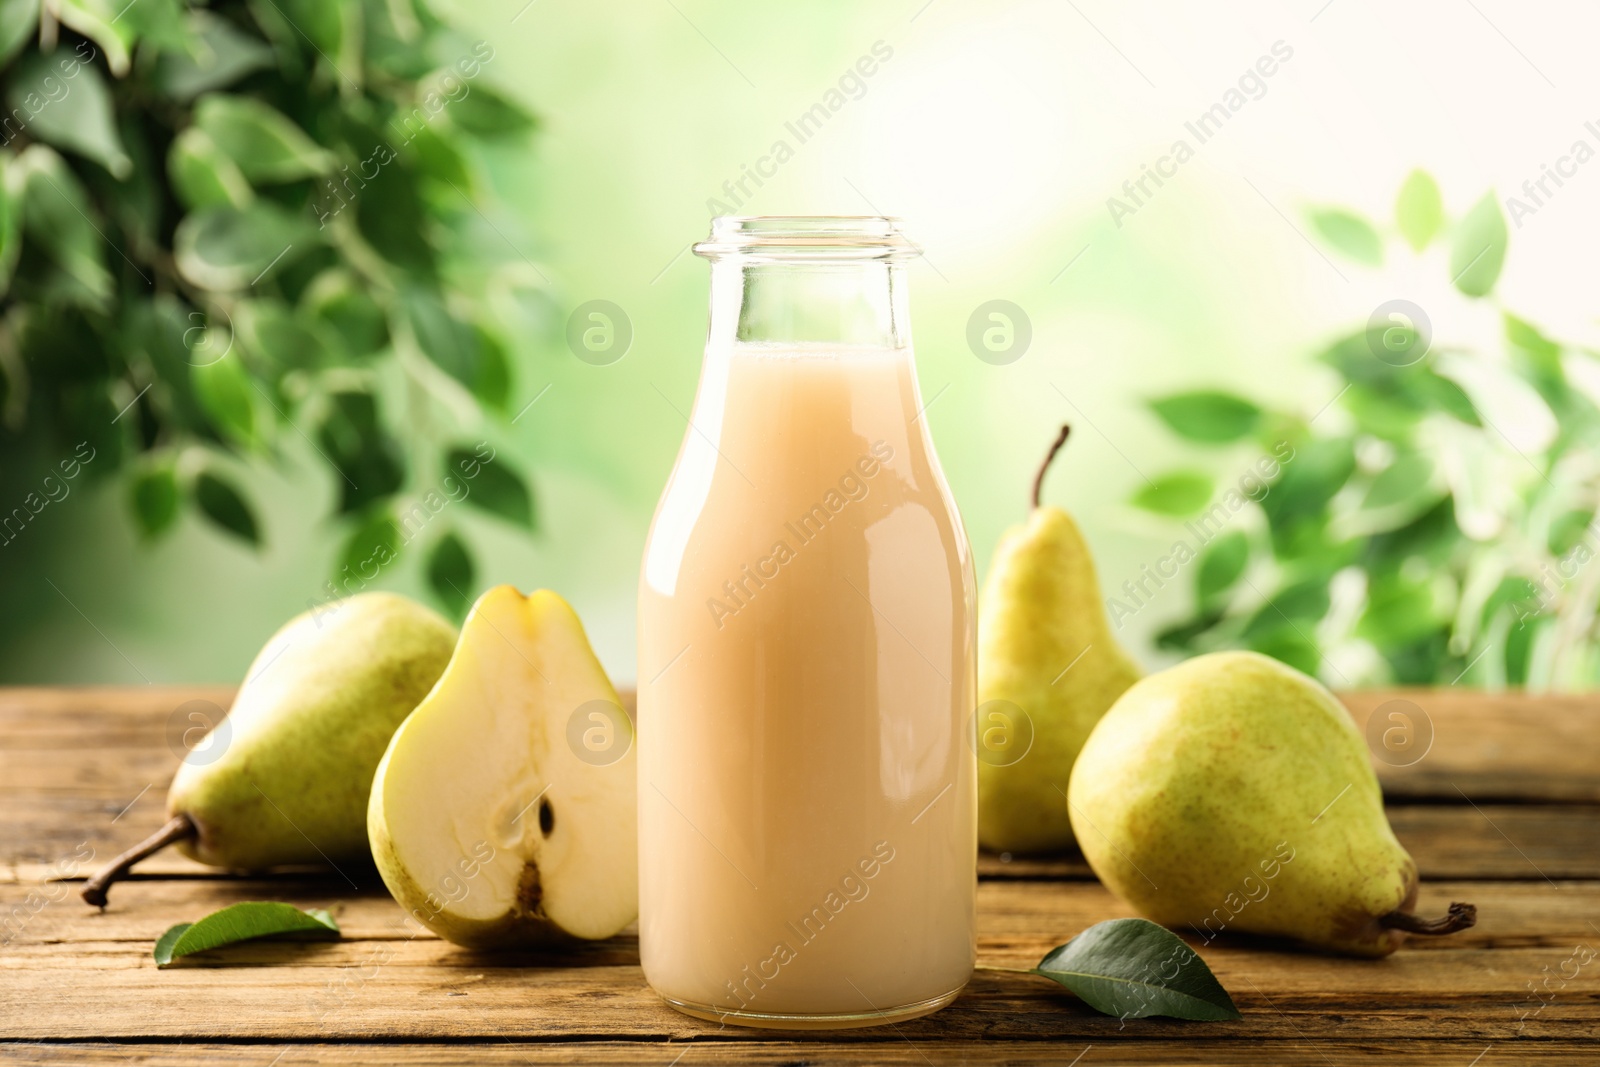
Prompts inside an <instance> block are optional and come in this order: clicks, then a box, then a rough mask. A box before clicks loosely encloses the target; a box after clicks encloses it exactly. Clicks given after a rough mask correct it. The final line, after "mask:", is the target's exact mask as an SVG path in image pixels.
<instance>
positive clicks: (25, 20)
mask: <svg viewBox="0 0 1600 1067" xmlns="http://www.w3.org/2000/svg"><path fill="white" fill-rule="evenodd" d="M38 25H39V0H0V67H4V66H5V65H6V64H7V63H9V62H11V58H12V57H13V56H15V55H16V54H17V53H18V52H20V51H22V47H23V46H24V45H26V44H27V43H28V38H30V37H32V36H33V31H34V29H35V28H36V27H37V26H38Z"/></svg>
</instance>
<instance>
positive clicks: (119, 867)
mask: <svg viewBox="0 0 1600 1067" xmlns="http://www.w3.org/2000/svg"><path fill="white" fill-rule="evenodd" d="M196 832H197V831H196V829H195V825H194V820H193V819H191V818H189V816H187V815H184V814H181V813H180V814H177V815H174V816H173V817H172V818H170V819H168V820H167V824H166V825H165V826H163V827H162V828H161V829H159V830H157V831H156V832H155V833H153V834H151V835H150V836H149V837H147V838H145V839H144V840H143V841H141V842H139V843H138V844H137V845H134V846H133V847H132V848H130V849H129V850H128V851H126V852H124V853H123V854H122V855H120V856H118V857H117V858H116V859H114V860H112V861H111V862H110V863H108V864H106V865H105V866H104V867H102V868H100V871H99V873H97V874H96V875H95V876H94V877H93V878H91V879H89V880H88V881H87V882H85V883H84V884H83V899H84V900H86V901H88V902H89V903H90V904H93V905H94V906H95V907H97V908H103V907H105V906H106V890H108V889H110V888H111V883H112V882H115V881H116V880H117V879H119V878H121V877H122V876H123V875H125V874H127V873H128V868H130V867H132V866H133V865H134V864H135V863H138V862H139V861H140V860H142V859H144V858H145V857H146V856H149V855H151V854H152V853H155V852H160V851H161V850H162V849H164V848H166V847H167V846H168V845H170V844H172V843H174V842H176V841H183V840H185V839H186V838H191V837H194V836H195V834H196Z"/></svg>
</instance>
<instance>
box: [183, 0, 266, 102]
mask: <svg viewBox="0 0 1600 1067" xmlns="http://www.w3.org/2000/svg"><path fill="white" fill-rule="evenodd" d="M185 22H186V25H187V27H188V31H189V36H190V44H189V48H188V49H187V50H185V51H177V50H172V51H166V52H163V53H162V54H161V56H160V58H159V59H158V60H157V61H156V67H155V73H154V80H155V84H156V85H158V86H159V87H160V88H161V91H162V92H164V93H165V94H166V95H167V96H170V97H173V98H174V99H176V100H183V101H187V100H192V99H194V98H195V97H196V96H199V95H200V94H201V93H204V92H209V91H211V90H213V89H222V88H225V87H227V86H229V85H232V84H233V83H234V82H236V81H238V80H239V79H240V78H243V77H244V76H245V75H247V74H251V73H254V72H255V71H258V70H265V69H267V68H268V67H271V66H272V60H273V55H272V49H271V48H269V47H267V46H266V45H265V44H262V43H261V41H259V40H258V39H256V38H255V37H252V36H250V35H249V34H247V33H244V32H243V31H241V30H240V29H239V28H238V27H237V26H236V25H235V24H234V23H232V22H230V21H229V20H228V19H225V18H222V17H220V16H218V15H214V14H212V13H211V12H209V11H206V10H203V9H197V10H192V11H190V12H189V13H188V14H187V15H186V16H185Z"/></svg>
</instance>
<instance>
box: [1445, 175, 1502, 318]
mask: <svg viewBox="0 0 1600 1067" xmlns="http://www.w3.org/2000/svg"><path fill="white" fill-rule="evenodd" d="M1505 259H1506V219H1505V216H1504V215H1502V214H1501V213H1500V201H1498V200H1496V199H1495V196H1494V190H1492V189H1491V190H1489V191H1488V192H1487V193H1484V194H1483V199H1482V200H1479V201H1478V202H1477V203H1476V204H1474V205H1473V206H1472V210H1471V211H1469V212H1467V214H1466V217H1465V218H1463V219H1462V220H1461V222H1460V223H1459V224H1458V225H1457V226H1456V232H1455V240H1454V243H1452V244H1451V246H1450V279H1451V281H1453V282H1455V286H1456V288H1457V289H1460V290H1461V291H1462V292H1463V293H1466V294H1467V295H1468V296H1484V295H1485V294H1487V293H1488V292H1489V290H1491V289H1493V288H1494V283H1495V280H1496V279H1498V278H1499V277H1500V267H1501V265H1502V264H1504V263H1505Z"/></svg>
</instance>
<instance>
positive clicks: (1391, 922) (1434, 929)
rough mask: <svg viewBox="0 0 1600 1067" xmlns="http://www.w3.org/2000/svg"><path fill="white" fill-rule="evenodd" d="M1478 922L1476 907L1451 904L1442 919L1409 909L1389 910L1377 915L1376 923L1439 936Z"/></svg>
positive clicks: (1409, 932)
mask: <svg viewBox="0 0 1600 1067" xmlns="http://www.w3.org/2000/svg"><path fill="white" fill-rule="evenodd" d="M1477 922H1478V909H1477V907H1476V906H1475V905H1472V904H1451V905H1450V909H1449V910H1448V911H1447V912H1445V915H1444V918H1442V919H1424V918H1422V917H1421V916H1417V915H1413V914H1411V913H1410V912H1409V911H1391V912H1390V913H1389V914H1387V915H1380V916H1379V917H1378V925H1379V926H1383V927H1387V928H1388V929H1391V930H1404V931H1405V932H1406V933H1408V934H1425V935H1427V936H1429V937H1441V936H1443V935H1444V934H1453V933H1455V932H1456V931H1458V930H1465V929H1467V928H1468V927H1471V926H1474V925H1476V924H1477Z"/></svg>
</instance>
